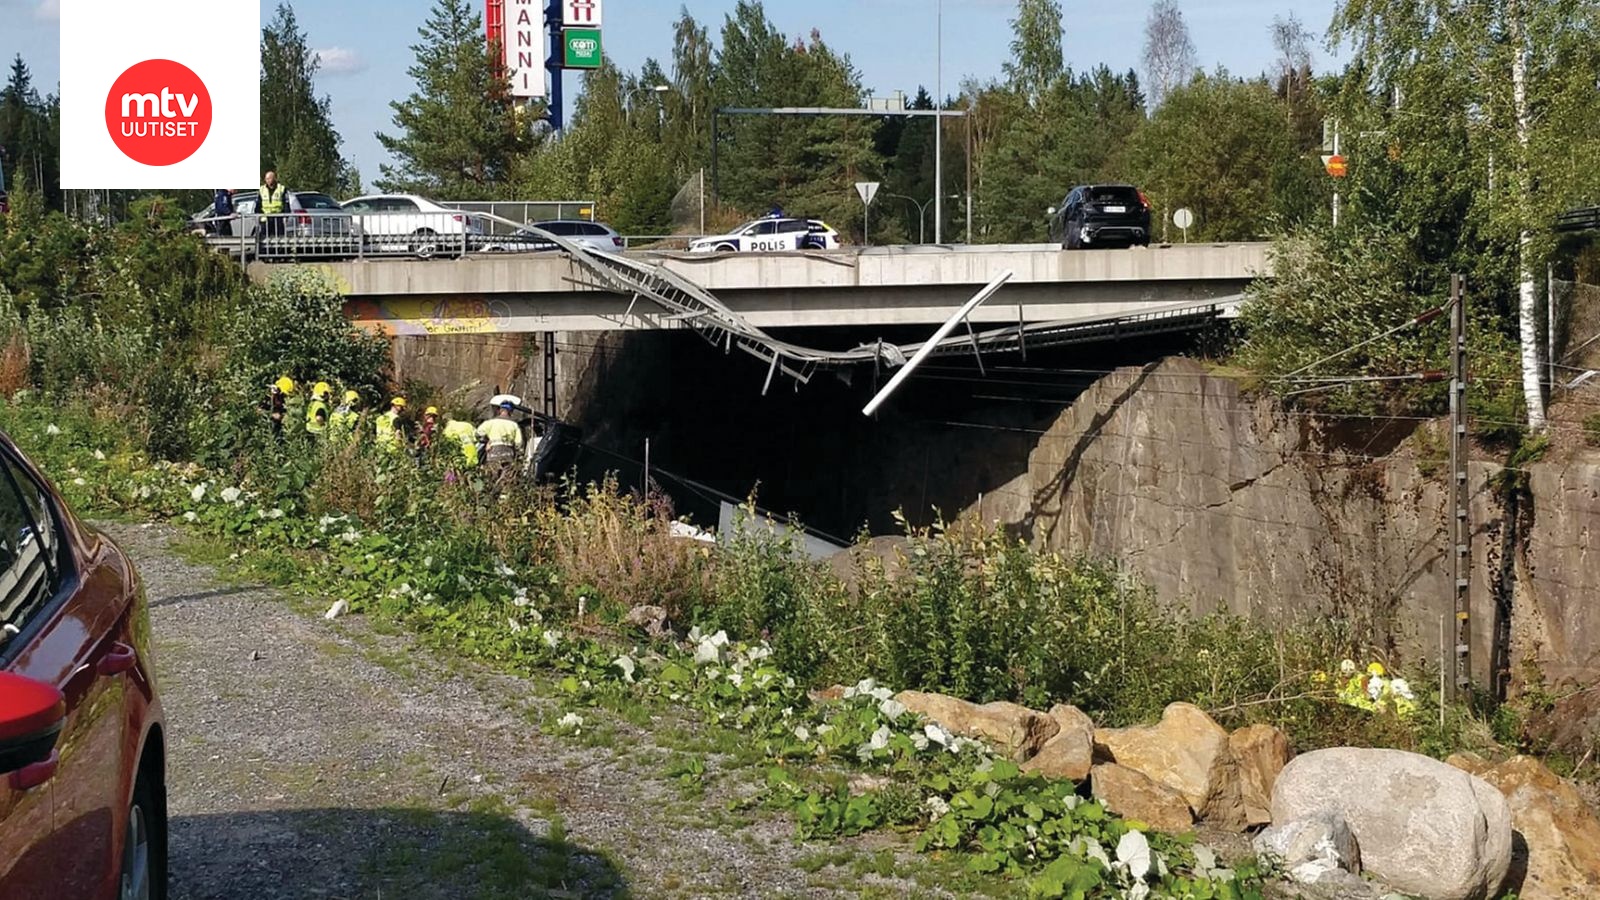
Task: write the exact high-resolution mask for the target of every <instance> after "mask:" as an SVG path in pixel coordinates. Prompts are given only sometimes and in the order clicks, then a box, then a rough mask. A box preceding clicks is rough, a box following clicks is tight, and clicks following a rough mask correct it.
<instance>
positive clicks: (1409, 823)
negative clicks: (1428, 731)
mask: <svg viewBox="0 0 1600 900" xmlns="http://www.w3.org/2000/svg"><path fill="white" fill-rule="evenodd" d="M1325 812H1333V813H1337V814H1338V815H1339V816H1341V817H1342V818H1343V819H1344V820H1345V822H1347V823H1349V825H1350V830H1351V832H1353V833H1354V834H1355V838H1356V842H1357V843H1358V844H1359V845H1360V847H1361V866H1362V868H1363V869H1364V870H1365V871H1366V872H1367V874H1369V875H1371V876H1373V877H1375V878H1377V879H1378V880H1380V881H1382V882H1384V883H1385V884H1387V885H1389V886H1390V887H1392V888H1395V889H1396V890H1399V891H1402V892H1404V893H1408V894H1415V895H1417V896H1422V897H1429V898H1432V900H1484V898H1489V897H1493V896H1495V892H1496V891H1497V890H1498V889H1499V887H1500V885H1501V883H1502V882H1503V881H1504V880H1505V877H1506V872H1507V870H1508V869H1509V868H1510V866H1511V810H1510V808H1509V807H1508V806H1507V804H1506V801H1505V798H1504V797H1502V796H1501V795H1500V792H1499V791H1498V790H1496V789H1495V788H1494V786H1493V785H1491V784H1489V783H1488V782H1486V781H1484V780H1483V779H1481V778H1478V777H1476V776H1473V775H1469V774H1468V773H1466V772H1463V771H1461V770H1460V769H1457V768H1455V767H1454V766H1449V765H1446V764H1444V763H1442V762H1439V761H1438V760H1436V759H1429V758H1428V757H1426V756H1419V755H1418V754H1415V753H1407V752H1405V751H1402V750H1368V749H1357V748H1354V747H1339V748H1335V749H1331V750H1318V751H1315V752H1312V753H1307V754H1305V755H1303V756H1298V757H1295V758H1294V759H1293V760H1292V761H1290V763H1289V764H1288V765H1287V766H1285V767H1284V769H1283V772H1282V773H1280V774H1279V775H1278V782H1277V784H1276V785H1274V786H1273V789H1272V821H1274V822H1292V821H1295V820H1297V819H1303V818H1308V817H1311V816H1316V815H1320V814H1322V813H1325Z"/></svg>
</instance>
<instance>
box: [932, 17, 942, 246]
mask: <svg viewBox="0 0 1600 900" xmlns="http://www.w3.org/2000/svg"><path fill="white" fill-rule="evenodd" d="M934 21H935V22H936V23H937V24H936V25H935V28H936V29H937V30H938V32H939V34H938V37H936V38H935V39H934V46H935V50H934V57H933V58H934V64H933V67H934V86H935V87H934V89H935V90H936V91H937V94H936V95H935V96H934V98H933V111H934V113H935V115H934V117H933V242H934V243H935V244H942V243H944V0H939V6H938V12H937V14H936V15H935V16H934Z"/></svg>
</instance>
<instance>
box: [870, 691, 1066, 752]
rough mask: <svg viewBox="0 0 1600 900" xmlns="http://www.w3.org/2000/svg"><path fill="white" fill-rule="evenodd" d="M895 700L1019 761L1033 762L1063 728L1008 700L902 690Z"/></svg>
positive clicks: (929, 718) (1054, 721)
mask: <svg viewBox="0 0 1600 900" xmlns="http://www.w3.org/2000/svg"><path fill="white" fill-rule="evenodd" d="M895 699H896V700H898V701H900V702H901V703H903V704H905V707H906V709H908V710H910V711H911V712H914V713H917V714H919V715H921V716H922V717H924V718H926V719H928V720H929V721H932V722H937V723H938V724H940V725H943V726H944V727H945V728H948V729H949V730H950V731H952V732H954V733H955V734H959V735H963V736H965V737H970V738H977V739H979V740H982V741H984V742H986V743H988V744H989V745H991V746H993V747H994V748H995V749H996V750H997V751H999V752H1000V753H1002V754H1004V755H1006V756H1008V757H1010V758H1011V759H1012V760H1013V761H1015V762H1024V761H1026V760H1029V759H1032V758H1033V756H1034V754H1036V753H1038V752H1039V748H1040V747H1043V746H1044V744H1045V742H1046V741H1048V740H1050V739H1051V738H1053V737H1055V736H1056V732H1057V731H1059V730H1060V729H1061V726H1060V725H1057V724H1056V720H1055V719H1052V718H1050V717H1049V716H1047V715H1045V714H1044V713H1042V712H1035V711H1034V710H1031V709H1029V708H1027V707H1026V706H1018V705H1017V704H1015V703H1006V702H1005V701H996V702H994V703H984V704H981V705H980V704H977V703H970V702H968V701H966V700H961V699H958V698H955V697H947V696H945V695H944V694H926V693H923V692H922V691H901V692H900V693H898V694H896V695H895Z"/></svg>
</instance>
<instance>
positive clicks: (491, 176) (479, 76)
mask: <svg viewBox="0 0 1600 900" xmlns="http://www.w3.org/2000/svg"><path fill="white" fill-rule="evenodd" d="M417 33H418V35H420V37H421V40H420V41H419V42H418V43H416V44H413V45H412V47H411V51H412V53H413V54H415V56H416V63H415V64H414V65H412V66H411V68H410V69H408V70H407V72H408V74H410V76H411V78H412V80H413V81H415V82H416V90H415V91H414V92H413V93H412V94H411V95H410V96H409V97H407V98H406V99H404V100H400V101H396V102H393V103H391V104H389V105H390V106H391V107H392V108H393V109H394V124H395V127H396V129H397V130H398V133H397V134H394V135H388V134H383V133H379V134H378V142H379V143H380V144H382V145H383V148H384V149H385V150H387V151H388V152H389V153H390V154H391V155H392V156H393V157H394V158H395V160H396V164H395V165H387V164H385V165H382V166H380V167H379V171H380V172H381V173H382V176H381V177H380V178H379V179H378V182H377V184H378V187H379V188H380V189H382V190H386V191H414V192H418V193H425V194H430V195H433V196H437V197H440V198H442V199H450V200H467V199H475V198H480V199H481V198H483V197H486V196H490V195H492V194H493V193H494V192H495V191H496V190H497V189H498V188H500V187H501V186H502V185H504V184H506V183H508V181H509V179H510V176H511V172H512V169H513V167H514V165H515V164H516V162H517V158H518V156H519V155H520V154H521V153H522V152H523V151H524V150H525V149H527V147H528V146H529V143H530V138H529V132H528V129H527V128H526V127H525V126H524V125H523V124H521V123H522V121H523V117H520V116H518V115H516V114H515V113H514V112H513V110H512V107H510V106H508V105H507V104H506V103H505V101H503V100H499V99H496V97H503V96H505V94H506V92H507V90H508V88H507V86H506V85H505V82H504V79H503V78H499V77H498V76H497V75H496V74H495V73H494V71H493V70H492V69H491V65H490V61H489V55H488V53H487V52H486V51H485V47H484V38H483V18H482V17H481V16H480V15H479V14H478V13H477V12H476V11H475V7H474V6H473V5H472V4H471V3H470V2H469V0H437V2H436V3H435V4H434V7H433V9H432V11H431V12H430V13H429V15H428V20H427V21H426V22H425V23H423V25H422V27H421V28H419V29H417Z"/></svg>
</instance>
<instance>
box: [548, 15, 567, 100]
mask: <svg viewBox="0 0 1600 900" xmlns="http://www.w3.org/2000/svg"><path fill="white" fill-rule="evenodd" d="M544 22H545V26H546V27H547V28H549V30H550V52H549V53H547V54H546V55H545V62H544V67H545V68H546V69H548V70H549V72H550V101H549V104H548V105H547V106H546V109H547V110H548V111H549V112H548V115H549V116H550V130H552V131H560V130H561V129H562V128H564V127H566V120H565V116H564V113H563V108H562V105H561V70H562V66H563V62H562V54H563V53H564V52H565V51H564V48H563V40H564V38H563V35H562V28H561V24H562V10H561V0H549V4H548V5H547V6H545V9H544Z"/></svg>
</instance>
